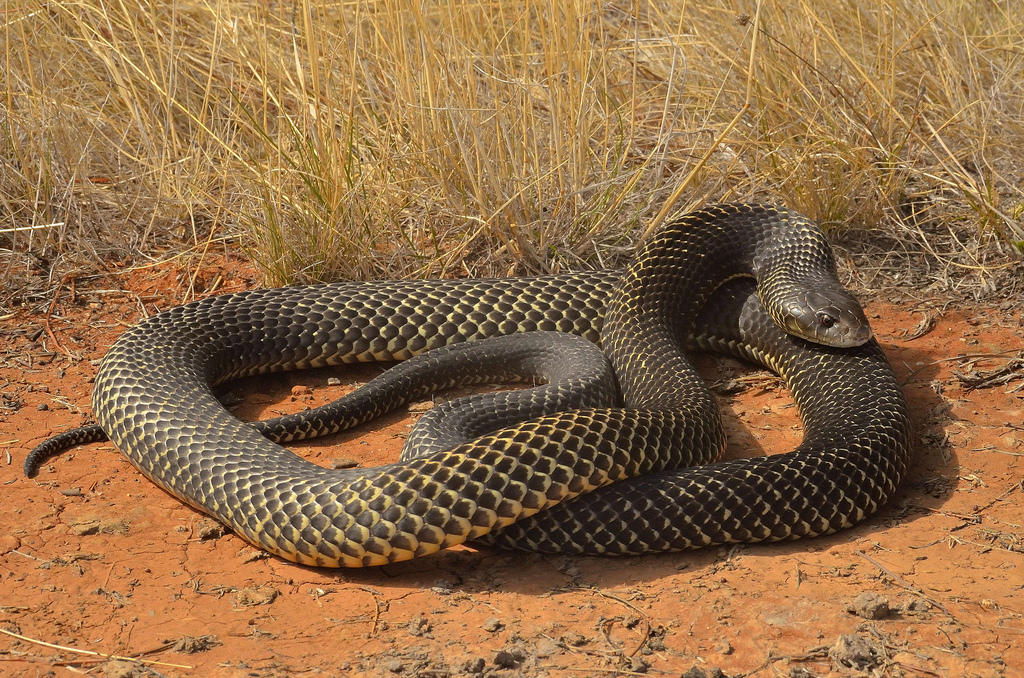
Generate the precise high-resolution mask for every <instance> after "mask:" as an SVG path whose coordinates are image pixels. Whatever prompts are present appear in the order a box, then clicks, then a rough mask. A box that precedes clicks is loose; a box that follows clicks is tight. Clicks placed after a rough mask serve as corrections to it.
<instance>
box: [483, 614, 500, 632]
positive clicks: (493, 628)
mask: <svg viewBox="0 0 1024 678" xmlns="http://www.w3.org/2000/svg"><path fill="white" fill-rule="evenodd" d="M503 628H505V625H504V624H503V623H502V622H501V620H500V619H498V618H497V617H488V618H487V619H486V620H485V621H484V625H483V629H484V631H490V632H491V633H497V632H498V631H500V630H501V629H503Z"/></svg>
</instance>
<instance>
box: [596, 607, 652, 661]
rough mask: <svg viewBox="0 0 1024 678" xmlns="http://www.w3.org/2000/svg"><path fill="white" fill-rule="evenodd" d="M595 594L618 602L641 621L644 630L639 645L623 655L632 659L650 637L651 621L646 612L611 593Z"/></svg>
mask: <svg viewBox="0 0 1024 678" xmlns="http://www.w3.org/2000/svg"><path fill="white" fill-rule="evenodd" d="M596 593H597V595H599V596H601V597H602V598H608V599H610V600H615V601H618V602H620V603H622V604H623V605H625V606H626V607H628V608H630V609H631V610H633V611H635V612H636V613H637V614H639V615H640V618H641V619H642V620H643V622H644V627H645V628H644V633H643V637H642V638H641V639H640V643H639V644H638V645H637V646H636V647H635V648H633V651H632V652H627V653H623V654H625V656H627V657H632V656H633V655H635V654H636V653H637V652H639V651H640V650H641V649H642V648H643V646H644V643H646V642H647V640H648V639H649V638H650V637H651V620H650V617H648V616H647V613H646V612H644V611H643V610H641V609H640V608H639V607H637V606H636V605H634V604H633V603H631V602H629V601H628V600H624V599H622V598H619V597H618V596H615V595H612V594H611V593H605V592H604V591H597V592H596ZM605 637H606V638H608V635H607V634H605ZM608 640H609V642H610V641H611V638H608Z"/></svg>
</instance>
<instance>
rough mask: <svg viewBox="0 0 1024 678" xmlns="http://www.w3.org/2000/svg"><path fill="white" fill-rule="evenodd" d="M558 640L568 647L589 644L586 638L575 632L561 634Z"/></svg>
mask: <svg viewBox="0 0 1024 678" xmlns="http://www.w3.org/2000/svg"><path fill="white" fill-rule="evenodd" d="M559 640H561V641H562V642H563V643H565V644H566V645H568V646H569V647H580V646H583V645H586V644H587V643H588V642H589V641H588V639H587V637H586V636H583V635H580V634H579V633H576V632H575V631H569V632H568V633H565V634H563V635H562V637H561V638H559Z"/></svg>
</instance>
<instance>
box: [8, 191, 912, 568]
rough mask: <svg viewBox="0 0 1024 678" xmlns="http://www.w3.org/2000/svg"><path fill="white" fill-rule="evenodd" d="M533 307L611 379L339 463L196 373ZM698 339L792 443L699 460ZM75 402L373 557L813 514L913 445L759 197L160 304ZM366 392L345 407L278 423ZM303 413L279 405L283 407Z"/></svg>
mask: <svg viewBox="0 0 1024 678" xmlns="http://www.w3.org/2000/svg"><path fill="white" fill-rule="evenodd" d="M752 279H753V280H756V290H755V288H754V286H753V285H754V283H753V282H752ZM783 329H785V330H786V331H783ZM536 331H549V332H564V333H571V334H575V335H579V336H581V337H584V338H586V339H589V340H590V341H593V342H600V343H601V345H602V347H603V349H604V351H605V353H606V354H607V356H608V358H609V360H610V362H611V365H612V366H613V368H614V371H615V376H616V377H617V378H618V383H619V387H620V389H621V393H622V398H623V402H619V401H618V400H617V399H615V397H614V396H613V400H612V401H611V402H610V403H609V404H601V405H599V406H590V405H588V406H584V407H581V408H579V409H572V410H570V411H563V412H556V413H552V414H544V415H541V416H537V417H534V418H532V419H529V420H527V421H524V422H520V423H514V424H511V425H508V426H505V427H504V428H501V429H499V430H496V431H493V432H491V433H487V434H486V435H483V436H481V437H479V438H476V439H474V440H471V441H468V442H463V443H460V444H456V445H455V446H454V447H451V448H449V449H442V450H440V451H429V452H427V453H426V454H425V455H424V456H416V455H415V454H413V455H407V457H406V458H403V460H402V461H400V462H398V463H395V464H391V465H387V466H383V467H377V468H369V469H350V470H342V471H339V470H329V469H324V468H321V467H318V466H316V465H314V464H312V463H309V462H306V461H304V460H302V459H300V458H298V457H297V456H295V455H294V454H292V453H291V452H289V451H288V450H286V449H285V448H283V447H280V446H279V445H277V444H275V443H273V442H271V441H270V440H268V439H267V438H265V437H264V436H263V435H261V434H260V433H259V432H257V431H256V430H255V429H254V428H252V427H251V426H249V425H247V424H244V423H242V422H239V421H238V420H237V419H235V418H234V417H233V416H232V415H231V414H229V413H228V412H227V411H226V410H225V409H224V408H223V406H221V405H220V403H219V402H218V401H217V400H216V398H215V397H214V395H213V392H212V387H213V386H214V385H216V384H218V383H221V382H223V381H226V380H229V379H232V378H236V377H240V376H244V375H249V374H255V373H261V372H269V371H278V370H286V369H289V370H290V369H306V368H313V367H320V366H326V365H335V364H341V363H350V362H362V361H389V360H404V359H407V358H410V357H412V356H416V355H420V354H423V357H424V358H427V357H428V356H430V355H431V353H429V351H430V350H431V349H435V348H439V347H443V346H451V345H453V344H458V343H460V342H471V341H477V340H484V339H486V338H488V337H495V336H501V335H511V334H518V333H525V332H536ZM794 334H796V335H798V336H794ZM808 339H810V340H811V341H808ZM477 343H478V344H479V347H482V348H481V350H483V351H484V352H486V351H488V350H490V349H488V348H487V347H488V346H490V345H491V341H477ZM825 344H831V345H825ZM694 348H700V349H708V350H718V351H724V352H728V353H733V354H735V355H738V356H741V357H745V358H748V359H751V360H755V361H757V362H761V363H762V364H765V365H767V366H768V367H770V368H771V369H773V370H775V371H776V372H778V373H779V374H780V375H781V376H782V377H783V378H784V379H785V380H786V382H787V385H788V386H789V387H790V389H791V390H792V392H793V394H794V398H795V399H796V401H797V404H798V406H799V409H800V413H801V417H802V419H803V421H804V425H805V440H804V442H803V443H802V444H801V445H800V447H799V448H797V450H795V451H793V452H790V453H787V454H782V455H774V456H769V457H759V458H753V459H744V460H739V461H729V462H717V463H716V462H715V460H716V459H718V458H719V457H720V454H721V452H722V449H723V447H724V443H725V438H724V432H723V429H722V425H721V421H720V418H719V416H718V413H717V409H716V404H715V402H714V398H713V397H712V396H711V394H710V391H709V390H708V388H707V387H706V385H704V384H703V382H702V381H701V380H700V379H699V378H698V377H697V375H696V373H695V372H694V370H693V367H692V366H691V364H690V362H689V359H688V358H687V351H688V350H690V349H694ZM473 350H476V348H475V347H474V348H473ZM428 362H429V360H428ZM389 407H390V405H389ZM93 409H94V412H95V415H96V417H97V421H98V422H99V425H100V427H102V430H103V431H104V432H105V433H106V434H107V435H108V436H109V437H110V439H111V440H112V441H113V442H114V444H115V445H116V446H117V447H118V449H120V450H121V451H122V452H123V453H124V454H125V455H126V456H127V457H128V458H129V459H130V460H131V462H132V463H133V464H134V465H135V466H136V467H138V468H139V469H140V470H141V471H142V472H143V473H144V474H145V475H146V476H148V477H149V478H150V479H151V480H153V481H154V482H155V483H157V484H158V485H160V486H161V487H163V488H164V489H165V490H167V491H168V492H170V493H171V494H173V495H175V496H176V497H178V498H180V499H181V500H183V501H185V502H186V503H188V504H190V505H191V506H193V507H195V508H197V509H199V510H201V511H204V512H206V513H208V514H210V515H212V516H214V517H215V518H217V519H218V520H220V521H221V522H223V523H225V524H226V525H228V526H229V527H231V528H232V529H233V530H234V531H235V532H236V533H238V534H239V535H241V536H243V537H244V538H245V539H247V540H248V541H250V542H251V543H253V544H255V545H257V546H259V547H261V548H264V549H266V550H268V551H270V552H272V553H275V554H278V555H280V556H282V557H284V558H287V559H289V560H293V561H296V562H299V563H303V564H308V565H321V566H349V567H358V566H367V565H378V564H383V563H388V562H394V561H398V560H405V559H408V558H413V557H417V556H422V555H426V554H429V553H433V552H436V551H438V550H440V549H443V548H445V547H448V546H451V545H453V544H458V543H462V542H465V541H467V540H480V539H485V540H488V541H490V542H491V543H495V544H499V545H502V546H510V547H515V548H527V549H532V550H541V551H557V552H569V553H580V554H626V553H642V552H646V551H660V550H677V549H685V548H694V547H701V546H708V545H712V544H722V543H729V542H740V541H761V540H779V539H787V538H795V537H808V536H815V535H820V534H827V533H831V532H834V531H836V530H838V529H841V528H845V527H848V526H851V525H853V524H854V523H856V522H858V521H860V520H862V519H863V518H865V517H866V516H868V515H870V514H871V513H872V512H874V511H875V510H877V509H878V507H880V506H881V505H882V504H883V503H884V502H885V501H886V500H887V499H888V498H889V497H890V496H891V495H892V493H893V492H894V490H895V489H896V487H897V486H898V484H899V482H900V480H901V478H902V476H903V474H904V472H905V469H906V465H907V461H908V454H909V452H908V438H909V419H908V415H907V408H906V403H905V400H904V396H903V393H902V390H901V389H900V386H899V384H898V383H897V381H896V379H895V376H894V374H893V372H892V370H891V368H890V366H889V364H888V362H887V361H886V359H885V356H884V354H883V353H882V351H881V349H880V348H879V346H878V344H877V343H876V342H875V341H874V340H873V339H871V338H870V329H869V328H868V325H867V320H866V318H864V315H863V312H862V311H861V309H860V306H859V305H858V304H857V302H856V301H855V300H854V299H853V298H852V297H851V296H850V295H849V294H848V293H847V292H846V291H845V290H844V289H842V287H841V285H840V284H839V281H838V278H837V276H836V272H835V265H834V260H833V256H832V253H831V249H830V248H829V245H828V243H827V241H826V240H825V238H824V236H823V235H822V234H821V232H820V230H818V229H817V227H816V226H815V225H814V224H813V223H812V222H810V221H808V220H807V219H806V218H804V217H801V216H800V215H798V214H796V213H795V212H792V211H789V210H786V209H783V208H778V207H772V206H764V205H745V204H730V205H715V206H710V207H707V208H704V209H702V210H698V211H695V212H691V213H689V214H685V215H682V216H679V217H676V218H674V219H672V220H670V221H669V222H667V223H666V224H665V225H664V226H663V227H661V228H660V229H659V230H658V231H657V232H656V233H655V234H654V236H653V237H652V238H651V239H650V240H649V241H648V242H647V243H645V244H644V245H643V246H642V247H641V249H640V250H639V252H638V253H637V255H636V256H635V258H634V259H633V260H632V262H631V263H630V265H629V266H628V268H627V269H626V270H625V271H623V272H617V271H603V272H590V273H577V274H563V275H549V276H539V277H533V278H508V279H493V280H483V279H480V280H435V281H379V282H368V283H352V282H343V283H334V284H327V285H315V286H302V287H288V288H280V289H267V290H257V291H251V292H241V293H235V294H229V295H223V296H217V297H211V298H208V299H204V300H201V301H198V302H193V303H191V304H187V305H184V306H181V307H177V308H173V309H170V310H168V311H166V312H163V313H160V314H158V315H156V316H153V317H151V318H148V319H146V320H144V321H142V322H141V323H139V324H138V325H136V326H135V327H133V328H131V329H130V330H129V331H127V332H126V333H125V334H124V335H122V336H121V337H120V338H119V339H118V340H117V341H116V342H115V343H114V345H113V346H112V347H111V348H110V350H109V352H108V353H107V355H106V357H105V358H104V360H103V363H102V365H101V366H100V369H99V372H98V374H97V377H96V384H95V387H94V391H93ZM378 409H379V408H378ZM376 413H378V410H372V411H371V410H368V411H361V412H350V413H348V414H346V415H345V416H344V417H343V418H342V419H343V421H341V422H340V423H338V422H336V423H334V424H331V425H330V426H329V429H328V428H327V427H325V426H322V425H321V424H319V423H316V424H313V425H310V426H307V430H306V431H305V432H304V433H300V434H299V435H298V436H297V437H304V436H307V435H316V434H318V433H322V432H324V431H326V430H338V429H341V428H347V427H348V426H350V425H354V424H355V423H358V422H359V421H364V420H366V419H369V418H372V416H375V415H376ZM306 418H307V417H306V415H304V414H302V413H300V414H299V415H292V425H293V426H296V427H299V428H301V427H302V425H303V421H304V420H305V419H306ZM44 445H45V443H44ZM40 447H42V446H40ZM34 454H35V453H32V454H30V457H33V455H34ZM37 457H38V455H36V458H37ZM28 467H29V462H28V460H27V461H26V469H28Z"/></svg>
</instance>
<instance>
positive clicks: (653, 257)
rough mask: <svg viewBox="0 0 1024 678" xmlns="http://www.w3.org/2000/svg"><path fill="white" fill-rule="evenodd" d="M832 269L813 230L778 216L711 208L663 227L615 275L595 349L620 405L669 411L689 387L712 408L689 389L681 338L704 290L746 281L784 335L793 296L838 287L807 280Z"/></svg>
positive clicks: (763, 210)
mask: <svg viewBox="0 0 1024 678" xmlns="http://www.w3.org/2000/svg"><path fill="white" fill-rule="evenodd" d="M793 261H796V262H798V263H797V265H790V264H789V263H787V262H793ZM833 262H834V258H833V255H832V251H831V248H830V247H829V244H828V242H827V241H826V240H825V238H824V236H823V235H822V234H821V232H820V231H819V230H818V229H817V228H816V227H815V226H814V225H813V223H812V222H810V221H809V220H807V219H806V218H805V217H802V216H800V215H799V214H797V213H795V212H792V211H789V210H786V209H784V208H779V207H774V206H766V205H755V204H726V205H712V206H709V207H706V208H704V209H701V210H698V211H695V212H691V213H689V214H686V215H683V216H681V217H678V218H676V219H674V220H672V221H669V222H668V223H666V224H665V226H664V227H662V228H661V230H659V231H658V232H657V233H656V234H655V235H654V236H653V237H652V238H651V240H649V241H648V242H647V243H646V244H645V245H644V246H643V247H642V248H641V249H640V251H639V252H638V254H637V256H636V257H635V258H634V260H633V263H632V265H630V266H629V268H627V269H626V271H625V272H624V274H623V276H622V278H621V279H620V282H619V286H618V288H617V289H616V290H615V292H614V293H613V294H612V298H611V300H610V302H609V306H608V311H607V315H606V319H605V328H604V332H603V342H604V345H605V347H606V352H607V354H608V357H609V359H610V360H611V362H612V365H613V367H614V369H615V373H616V376H617V377H618V379H619V382H620V384H621V386H622V393H623V397H624V399H625V401H626V403H627V405H629V406H632V407H653V408H671V407H675V406H676V404H677V402H680V401H682V400H683V399H690V402H692V399H693V398H694V389H695V388H699V389H701V390H702V391H704V392H705V395H704V397H703V399H704V400H706V401H707V407H708V408H709V410H713V409H714V408H715V405H714V402H713V398H712V397H711V394H710V392H707V390H706V388H703V387H700V386H696V384H697V383H698V382H699V379H696V378H695V377H696V373H695V371H694V370H693V368H692V366H691V365H690V361H689V359H688V358H687V357H686V345H685V338H686V337H688V336H691V335H693V334H694V333H695V322H696V319H697V316H698V314H699V313H700V311H701V309H702V308H703V307H704V305H705V303H706V302H707V301H708V299H709V298H710V297H711V295H712V294H713V293H714V291H715V290H716V289H718V287H719V286H721V285H722V284H724V283H725V282H727V281H729V280H731V279H734V278H737V277H753V278H755V279H756V280H757V283H758V291H759V293H760V295H761V299H762V301H763V302H764V305H765V308H766V309H767V310H768V312H769V314H770V315H771V316H772V317H773V318H774V319H776V322H777V323H779V324H780V326H782V327H783V329H787V330H788V331H791V330H790V328H788V327H787V326H786V324H785V320H784V319H783V318H784V317H785V314H786V312H787V310H788V308H789V307H790V306H793V305H799V304H801V303H803V302H802V300H801V299H800V298H796V297H797V295H798V293H799V292H798V291H800V290H806V289H811V290H814V289H819V288H821V287H822V286H829V287H831V286H834V287H837V288H839V289H841V286H840V285H839V281H838V280H819V279H809V278H808V276H809V275H811V274H810V273H809V272H810V271H811V270H831V269H833V268H834V263H833ZM805 271H807V272H808V273H806V274H805V273H804V272H805ZM814 275H817V276H818V277H820V274H814ZM666 375H667V376H666ZM666 378H667V379H668V380H669V382H670V384H665V380H666ZM655 384H660V386H659V387H658V388H657V389H656V388H655V387H654V385H655ZM676 394H678V395H676Z"/></svg>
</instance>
